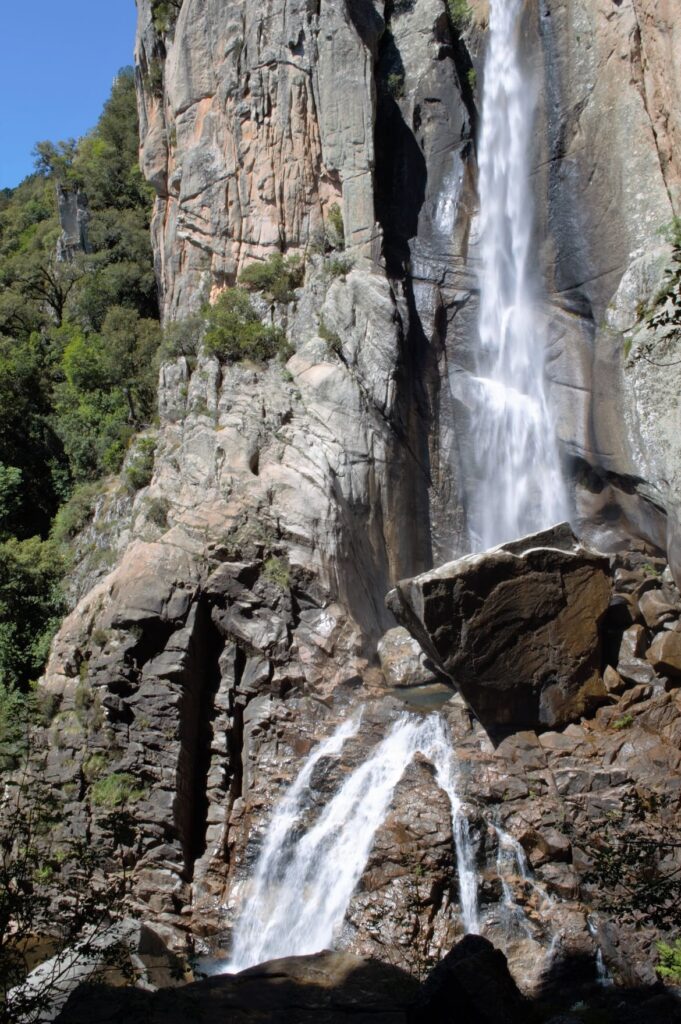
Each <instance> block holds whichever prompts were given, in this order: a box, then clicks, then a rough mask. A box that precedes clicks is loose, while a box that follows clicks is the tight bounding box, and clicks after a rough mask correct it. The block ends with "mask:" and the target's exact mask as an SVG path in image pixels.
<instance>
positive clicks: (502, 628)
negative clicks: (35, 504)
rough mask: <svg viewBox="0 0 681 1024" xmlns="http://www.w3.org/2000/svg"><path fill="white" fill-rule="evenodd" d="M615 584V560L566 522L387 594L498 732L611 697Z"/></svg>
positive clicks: (541, 724)
mask: <svg viewBox="0 0 681 1024" xmlns="http://www.w3.org/2000/svg"><path fill="white" fill-rule="evenodd" d="M610 593H611V584H610V577H609V566H608V561H607V559H606V558H604V557H603V556H602V555H600V554H598V553H597V552H594V551H589V550H586V549H585V548H583V547H581V546H580V545H579V544H578V542H577V540H576V538H575V537H574V535H573V534H572V532H571V530H570V528H569V527H568V526H561V527H556V528H555V529H553V530H549V531H545V532H543V533H540V534H535V535H533V536H530V537H525V538H523V539H522V540H519V541H515V542H513V543H512V544H507V545H502V546H501V547H497V548H493V549H491V550H490V551H486V552H483V553H482V554H477V555H469V556H467V557H465V558H461V559H459V560H458V561H455V562H449V563H447V564H446V565H444V566H441V567H440V568H438V569H434V570H432V571H430V572H427V573H423V574H422V575H420V576H417V577H415V578H414V579H411V580H403V581H402V582H400V583H399V584H398V585H397V587H396V588H395V590H392V591H391V592H390V593H389V594H388V597H387V600H386V603H387V605H388V607H389V608H390V610H391V611H392V612H393V613H394V615H395V616H396V618H397V619H398V621H399V622H401V623H402V624H403V625H404V626H405V627H406V628H407V629H409V631H410V632H411V633H412V635H413V636H415V637H416V639H417V640H418V641H419V643H420V644H421V646H422V647H423V648H424V649H425V650H427V651H428V653H429V654H430V655H431V657H432V658H433V660H434V661H435V662H436V664H438V665H439V666H440V667H441V668H442V669H443V670H444V671H445V672H447V674H448V675H449V676H450V677H451V678H452V679H453V680H454V682H455V683H456V685H457V686H458V687H459V689H460V690H461V692H462V694H463V696H464V697H465V698H466V700H467V701H468V703H469V704H470V705H471V707H472V708H473V710H474V711H475V713H476V714H477V715H478V716H479V718H480V720H481V722H482V723H483V725H485V727H486V728H487V729H488V731H489V732H490V733H491V734H497V735H498V734H500V733H504V732H508V731H510V730H512V729H537V728H539V729H541V728H552V727H556V726H560V725H563V724H565V723H567V722H569V721H570V720H572V719H575V718H577V717H578V716H579V715H581V714H583V713H584V712H585V711H586V710H587V709H588V708H590V707H593V706H594V705H595V704H597V703H598V702H599V701H600V700H602V698H603V697H604V696H605V694H606V690H605V687H604V685H603V681H602V679H601V677H600V656H601V636H600V632H599V626H600V624H601V622H602V620H603V618H604V616H605V614H606V612H607V608H608V604H609V600H610Z"/></svg>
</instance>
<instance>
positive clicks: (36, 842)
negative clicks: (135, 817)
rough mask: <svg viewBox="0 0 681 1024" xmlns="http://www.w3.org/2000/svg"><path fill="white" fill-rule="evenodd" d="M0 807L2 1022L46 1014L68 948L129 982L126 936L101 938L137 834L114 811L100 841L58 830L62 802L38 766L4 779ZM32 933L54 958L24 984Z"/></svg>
mask: <svg viewBox="0 0 681 1024" xmlns="http://www.w3.org/2000/svg"><path fill="white" fill-rule="evenodd" d="M2 811H3V813H2V814H0V1024H16V1022H17V1021H23V1022H26V1024H29V1022H31V1024H38V1022H39V1021H46V1020H49V1019H51V1017H52V1016H53V1014H51V1013H50V1012H49V1011H50V1010H53V1009H54V1005H55V1002H54V1001H55V998H56V997H58V996H59V995H62V994H63V981H64V978H65V977H66V976H67V974H68V972H69V969H70V968H71V966H72V964H73V950H74V947H75V946H77V948H78V952H79V956H80V957H82V958H83V960H85V961H87V960H88V959H90V960H91V961H92V962H93V963H96V964H98V965H99V969H100V970H102V971H105V970H107V969H111V970H113V971H115V972H117V973H122V975H123V977H124V978H125V979H126V980H127V981H129V982H132V981H133V979H134V970H133V967H132V961H131V954H130V950H129V949H128V948H127V946H126V944H125V939H122V940H121V942H120V943H116V944H112V943H107V942H104V943H102V942H101V939H102V938H104V937H105V936H106V935H107V933H109V934H110V929H111V926H112V924H114V923H115V922H116V921H119V920H121V919H122V918H123V917H125V916H126V912H127V899H128V894H129V889H130V885H129V878H128V873H127V871H126V869H125V863H124V861H123V858H122V856H121V854H120V853H119V850H120V849H121V846H122V844H123V843H124V842H125V843H127V844H130V843H132V842H134V841H135V831H134V829H133V827H132V823H131V821H130V819H129V816H127V815H125V814H124V813H123V812H117V813H116V814H112V815H109V816H107V817H106V818H105V819H102V820H101V822H100V827H101V829H102V832H103V833H104V836H103V838H104V841H103V842H102V841H98V842H97V843H92V842H91V840H90V837H89V836H85V835H84V836H82V837H71V836H68V835H65V834H64V833H63V831H62V830H61V829H59V827H58V826H59V824H60V821H61V818H62V815H63V807H62V805H61V803H60V800H59V798H58V796H57V795H56V794H55V791H54V789H53V788H52V787H51V786H50V785H49V784H48V782H47V781H46V779H45V775H44V772H43V771H42V770H40V769H39V768H35V769H34V770H30V771H29V769H28V768H27V767H25V768H24V770H23V771H22V773H21V774H20V776H19V777H17V778H15V779H13V780H12V781H11V783H10V784H9V785H8V786H7V787H6V790H5V793H4V794H3V807H2ZM36 936H42V937H45V938H46V939H49V943H50V956H51V958H52V959H51V960H50V966H49V967H47V966H46V969H45V971H44V972H43V973H42V977H41V978H39V979H36V980H35V982H34V983H32V984H31V985H27V986H23V985H22V982H23V981H24V980H25V978H26V976H27V974H28V972H29V970H31V968H32V966H33V965H34V963H35V956H36V951H37V950H36ZM38 951H39V950H38ZM44 955H46V954H44Z"/></svg>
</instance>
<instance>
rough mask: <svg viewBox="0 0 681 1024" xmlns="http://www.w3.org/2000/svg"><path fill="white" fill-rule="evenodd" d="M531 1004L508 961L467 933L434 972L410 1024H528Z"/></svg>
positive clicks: (414, 1010)
mask: <svg viewBox="0 0 681 1024" xmlns="http://www.w3.org/2000/svg"><path fill="white" fill-rule="evenodd" d="M527 1019H528V1003H527V1001H526V1000H525V999H523V997H522V996H521V994H520V992H519V990H518V986H517V985H516V983H515V981H514V980H513V978H512V977H511V973H510V971H509V969H508V964H507V962H506V957H505V956H504V954H503V953H502V952H501V951H500V950H498V949H495V947H494V946H493V945H492V943H491V942H489V941H488V940H487V939H483V938H482V936H480V935H467V936H466V937H465V938H464V939H462V940H461V942H459V943H457V945H456V946H455V947H454V949H452V950H451V951H450V952H449V953H447V955H446V956H445V957H444V959H443V960H441V961H440V963H439V964H438V965H437V966H436V967H435V968H434V969H433V970H432V971H431V973H430V975H429V976H428V978H427V979H426V981H425V982H424V984H423V985H422V986H421V991H420V992H419V994H418V997H417V999H416V1002H415V1004H414V1006H413V1007H412V1009H411V1011H410V1014H409V1024H468V1022H469V1021H470V1024H474V1022H475V1024H525V1022H526V1021H527Z"/></svg>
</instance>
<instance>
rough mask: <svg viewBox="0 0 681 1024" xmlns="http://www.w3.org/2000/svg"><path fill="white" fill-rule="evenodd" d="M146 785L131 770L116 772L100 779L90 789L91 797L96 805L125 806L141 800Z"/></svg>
mask: <svg viewBox="0 0 681 1024" xmlns="http://www.w3.org/2000/svg"><path fill="white" fill-rule="evenodd" d="M145 793H146V790H145V788H144V786H140V784H139V780H138V779H136V778H135V776H134V775H131V774H130V773H129V772H114V773H113V774H112V775H107V776H106V777H105V778H103V779H98V780H97V781H96V782H95V783H94V784H93V785H92V787H91V789H90V798H91V800H92V803H93V804H94V805H95V807H108V808H114V807H123V806H124V805H125V804H133V803H135V802H136V801H137V800H141V799H142V797H143V796H144V795H145Z"/></svg>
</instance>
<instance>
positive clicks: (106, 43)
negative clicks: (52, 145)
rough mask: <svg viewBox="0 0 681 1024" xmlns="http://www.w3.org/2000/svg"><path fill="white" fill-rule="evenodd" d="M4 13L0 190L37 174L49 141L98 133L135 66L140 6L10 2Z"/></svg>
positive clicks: (127, 0)
mask: <svg viewBox="0 0 681 1024" xmlns="http://www.w3.org/2000/svg"><path fill="white" fill-rule="evenodd" d="M1 8H2V9H1V10H0V188H7V187H13V186H14V185H18V183H19V182H20V181H21V180H22V179H23V178H25V177H26V175H27V174H30V173H31V171H32V170H33V158H32V157H31V150H32V149H33V147H34V146H35V144H36V142H38V141H40V140H42V139H52V140H53V141H57V140H59V139H66V138H70V137H74V138H78V137H79V136H80V135H84V134H85V132H86V131H88V129H90V128H92V127H94V125H95V124H96V122H97V118H98V117H99V114H100V112H101V109H102V106H103V105H104V102H105V100H106V98H107V96H108V95H109V92H110V90H111V83H112V80H113V77H114V75H115V74H116V72H117V71H118V69H119V68H121V67H123V66H124V65H126V64H132V51H133V45H134V38H135V19H136V8H135V0H5V2H3V3H2V4H1Z"/></svg>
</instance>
